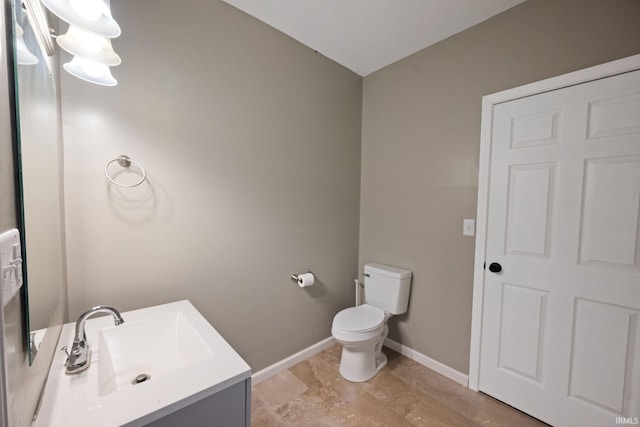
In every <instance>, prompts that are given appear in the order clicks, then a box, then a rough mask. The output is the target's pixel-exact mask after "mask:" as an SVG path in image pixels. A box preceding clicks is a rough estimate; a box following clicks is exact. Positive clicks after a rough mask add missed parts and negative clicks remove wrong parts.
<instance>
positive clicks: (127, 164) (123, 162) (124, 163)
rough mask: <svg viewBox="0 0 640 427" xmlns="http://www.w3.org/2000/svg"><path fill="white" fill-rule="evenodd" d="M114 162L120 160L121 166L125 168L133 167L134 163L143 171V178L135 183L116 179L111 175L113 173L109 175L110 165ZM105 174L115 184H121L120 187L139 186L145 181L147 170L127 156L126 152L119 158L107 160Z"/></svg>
mask: <svg viewBox="0 0 640 427" xmlns="http://www.w3.org/2000/svg"><path fill="white" fill-rule="evenodd" d="M114 162H118V164H119V165H120V166H122V167H123V168H129V167H131V165H132V164H133V165H134V166H135V167H137V168H138V169H140V172H141V173H142V178H140V181H138V182H135V183H133V184H122V183H120V182H118V181H116V180H115V179H113V178H112V177H111V175H109V166H111V164H112V163H114ZM104 176H106V177H107V179H108V180H109V181H111V182H112V183H113V184H115V185H117V186H119V187H137V186H138V185H140V184H142V183H143V182H144V180H145V179H146V178H147V172H145V170H144V168H143V167H142V165H141V164H140V163H138V162H136V161H134V160H131V159H130V158H129V156H125V155H124V154H122V155H120V156H118V157H117V158H115V159H113V160H111V161H109V162H107V164H106V165H105V166H104Z"/></svg>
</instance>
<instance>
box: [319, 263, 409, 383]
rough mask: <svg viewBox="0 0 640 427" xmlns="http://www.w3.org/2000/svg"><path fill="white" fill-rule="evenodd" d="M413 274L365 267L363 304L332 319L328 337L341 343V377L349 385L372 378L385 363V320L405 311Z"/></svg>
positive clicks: (386, 267)
mask: <svg viewBox="0 0 640 427" xmlns="http://www.w3.org/2000/svg"><path fill="white" fill-rule="evenodd" d="M411 276H412V273H411V271H409V270H403V269H400V268H396V267H391V266H387V265H382V264H376V263H370V264H366V265H365V268H364V277H365V280H364V289H365V298H366V300H367V303H366V304H362V305H359V306H356V307H351V308H346V309H344V310H342V311H340V312H339V313H338V314H336V315H335V317H334V318H333V324H332V327H331V335H333V337H334V338H335V339H336V341H338V342H339V343H340V344H342V357H341V358H340V375H342V376H343V377H344V378H345V379H347V380H349V381H352V382H363V381H367V380H369V379H371V378H373V377H374V376H375V375H376V374H377V373H378V372H380V370H381V369H382V368H384V366H385V365H386V364H387V356H385V355H384V353H382V345H383V344H384V340H385V338H386V337H387V333H388V330H389V328H388V327H387V320H388V319H389V318H390V317H391V316H393V315H395V314H402V313H404V312H406V311H407V305H408V302H409V287H410V285H411Z"/></svg>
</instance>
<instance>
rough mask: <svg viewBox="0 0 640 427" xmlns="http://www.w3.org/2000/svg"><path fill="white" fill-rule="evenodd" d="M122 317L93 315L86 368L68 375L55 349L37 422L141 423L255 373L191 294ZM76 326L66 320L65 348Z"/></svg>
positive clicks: (88, 327) (88, 331)
mask: <svg viewBox="0 0 640 427" xmlns="http://www.w3.org/2000/svg"><path fill="white" fill-rule="evenodd" d="M122 317H123V318H124V320H125V323H123V324H122V325H119V326H114V324H113V318H112V317H111V316H105V317H99V318H95V319H89V320H88V321H87V322H86V324H85V330H86V335H87V341H88V343H89V345H90V347H91V365H90V366H89V369H87V370H86V371H83V372H81V373H79V374H76V375H67V374H65V370H64V363H65V360H66V355H65V354H64V353H63V352H57V353H56V354H55V355H54V359H53V362H52V365H51V370H50V372H49V377H48V380H47V385H46V387H45V392H44V395H43V400H42V406H41V408H40V411H39V413H38V417H37V419H36V422H35V423H34V425H35V426H61V425H64V426H70V427H72V426H86V425H91V426H105V427H106V426H120V425H127V426H138V425H140V426H141V425H144V424H146V423H149V422H151V421H153V420H156V419H158V418H161V417H162V416H164V415H166V414H169V413H171V412H174V411H175V410H178V409H181V408H183V407H185V406H187V405H189V404H191V403H194V402H196V401H198V400H200V399H202V398H204V397H207V396H209V395H212V394H214V393H216V392H218V391H220V390H223V389H225V388H227V387H228V386H230V385H233V384H236V383H238V382H240V381H244V380H245V379H247V378H249V376H250V375H251V370H250V368H249V366H248V365H247V364H246V363H245V362H244V361H243V360H242V358H240V356H239V355H238V354H237V353H236V352H235V351H234V350H233V349H232V348H231V347H230V346H229V344H227V342H226V341H225V340H224V339H223V338H222V336H220V334H218V333H217V332H216V330H215V329H214V328H213V327H212V326H211V325H210V324H209V323H208V322H207V321H206V320H205V319H204V318H203V317H202V315H201V314H200V313H199V312H198V311H197V310H196V309H195V308H194V307H193V305H191V303H190V302H189V301H179V302H175V303H171V304H164V305H160V306H156V307H149V308H145V309H141V310H134V311H130V312H126V313H122ZM74 328H75V323H69V324H67V325H65V326H64V328H63V330H62V333H61V335H60V341H59V343H60V344H59V346H60V347H61V346H62V345H67V346H69V347H70V346H71V342H72V341H73V336H74ZM141 375H142V377H140V376H141ZM136 377H138V379H139V380H140V379H143V381H142V382H139V383H136Z"/></svg>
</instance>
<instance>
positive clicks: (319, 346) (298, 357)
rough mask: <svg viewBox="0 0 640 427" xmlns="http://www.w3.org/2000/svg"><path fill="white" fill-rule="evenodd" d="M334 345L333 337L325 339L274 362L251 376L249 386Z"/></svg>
mask: <svg viewBox="0 0 640 427" xmlns="http://www.w3.org/2000/svg"><path fill="white" fill-rule="evenodd" d="M335 343H336V340H335V339H334V338H333V337H329V338H325V339H323V340H322V341H320V342H318V343H316V344H313V345H312V346H310V347H307V348H305V349H304V350H301V351H299V352H297V353H296V354H293V355H291V356H289V357H287V358H286V359H282V360H281V361H279V362H276V363H274V364H273V365H270V366H267V367H266V368H264V369H262V370H260V371H258V372H256V373H255V374H253V375H251V384H252V385H256V384H260V383H261V382H262V381H264V380H266V379H268V378H271V377H272V376H274V375H276V374H279V373H280V372H282V371H284V370H286V369H289V368H290V367H292V366H293V365H295V364H297V363H300V362H302V361H303V360H305V359H308V358H310V357H311V356H313V355H315V354H318V353H320V352H321V351H322V350H325V349H327V348H329V347H331V346H332V345H333V344H335Z"/></svg>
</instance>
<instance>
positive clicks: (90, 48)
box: [56, 25, 121, 66]
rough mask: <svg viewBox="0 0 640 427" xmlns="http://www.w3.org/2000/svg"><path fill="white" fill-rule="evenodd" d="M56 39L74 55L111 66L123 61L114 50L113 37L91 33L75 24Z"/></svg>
mask: <svg viewBox="0 0 640 427" xmlns="http://www.w3.org/2000/svg"><path fill="white" fill-rule="evenodd" d="M56 40H57V42H58V44H59V45H60V47H62V48H63V49H64V50H66V51H67V52H69V53H70V54H72V55H75V56H81V57H83V58H86V59H90V60H92V61H96V62H100V63H102V64H104V65H109V66H114V65H119V64H120V62H121V60H120V57H119V56H118V54H117V53H115V52H114V51H113V47H112V46H111V39H108V38H106V37H102V36H98V35H96V34H93V33H90V32H88V31H85V30H83V29H82V28H79V27H76V26H75V25H69V30H68V31H67V33H66V34H63V35H61V36H58V38H57V39H56Z"/></svg>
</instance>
